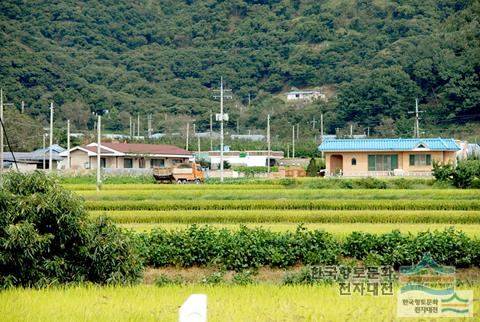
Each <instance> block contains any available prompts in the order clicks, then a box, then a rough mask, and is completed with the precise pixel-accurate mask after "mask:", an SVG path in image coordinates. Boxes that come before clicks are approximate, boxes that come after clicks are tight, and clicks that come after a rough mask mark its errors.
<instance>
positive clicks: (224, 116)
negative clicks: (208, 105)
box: [216, 77, 232, 182]
mask: <svg viewBox="0 0 480 322" xmlns="http://www.w3.org/2000/svg"><path fill="white" fill-rule="evenodd" d="M225 91H231V90H229V89H227V90H225V89H223V77H220V114H217V117H216V119H217V121H220V181H221V182H223V152H224V151H223V150H224V148H223V122H224V121H228V114H224V113H223V99H224V98H232V97H231V96H226V97H225V95H224V92H225Z"/></svg>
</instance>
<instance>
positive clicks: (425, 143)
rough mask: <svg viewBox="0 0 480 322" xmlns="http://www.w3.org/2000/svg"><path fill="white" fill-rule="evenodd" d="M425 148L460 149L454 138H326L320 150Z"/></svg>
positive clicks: (405, 149)
mask: <svg viewBox="0 0 480 322" xmlns="http://www.w3.org/2000/svg"><path fill="white" fill-rule="evenodd" d="M417 148H419V149H422V148H425V149H427V150H432V151H458V150H460V147H459V146H458V145H457V144H456V143H455V141H454V140H453V139H441V138H437V139H339V140H325V141H323V143H322V144H321V145H320V146H319V147H318V150H319V151H411V150H414V149H417Z"/></svg>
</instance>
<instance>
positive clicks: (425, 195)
mask: <svg viewBox="0 0 480 322" xmlns="http://www.w3.org/2000/svg"><path fill="white" fill-rule="evenodd" d="M175 187H179V186H175ZM77 193H78V194H79V195H80V196H82V197H84V198H85V199H87V200H119V199H121V200H168V199H182V200H199V199H210V200H239V199H250V200H262V199H263V200H265V199H283V198H285V199H392V200H395V199H410V200H411V199H436V200H438V199H447V200H471V199H480V191H478V190H453V189H448V190H433V189H428V190H376V191H373V190H367V189H361V190H360V189H359V190H351V191H349V190H345V189H325V190H318V189H252V190H251V189H246V190H245V189H235V190H232V189H218V190H212V189H202V190H192V189H188V190H183V189H181V188H180V187H179V188H178V189H176V190H174V189H168V190H107V191H102V192H100V193H98V192H97V191H78V192H77Z"/></svg>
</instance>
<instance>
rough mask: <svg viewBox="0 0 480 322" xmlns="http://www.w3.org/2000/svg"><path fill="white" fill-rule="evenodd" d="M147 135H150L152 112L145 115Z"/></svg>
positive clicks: (149, 136)
mask: <svg viewBox="0 0 480 322" xmlns="http://www.w3.org/2000/svg"><path fill="white" fill-rule="evenodd" d="M147 135H148V138H151V137H152V114H148V115H147Z"/></svg>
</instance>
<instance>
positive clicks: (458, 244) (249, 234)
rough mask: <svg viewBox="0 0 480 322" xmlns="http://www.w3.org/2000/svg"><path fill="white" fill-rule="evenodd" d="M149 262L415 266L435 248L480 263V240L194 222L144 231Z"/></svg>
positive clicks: (442, 258)
mask: <svg viewBox="0 0 480 322" xmlns="http://www.w3.org/2000/svg"><path fill="white" fill-rule="evenodd" d="M144 238H145V242H146V245H147V248H148V250H149V252H148V259H147V262H148V263H149V264H150V265H152V266H155V267H162V266H168V265H175V266H181V267H190V266H208V265H213V264H215V265H219V266H221V267H223V268H225V269H234V270H237V271H238V270H243V269H247V268H258V267H261V266H272V267H287V266H292V265H296V264H304V265H307V264H313V265H315V264H318V265H322V264H327V265H328V264H338V263H339V260H340V258H341V257H342V256H347V257H353V258H356V259H359V260H365V259H367V258H368V257H372V256H373V257H374V258H375V259H376V260H378V263H379V264H382V265H393V266H396V267H397V266H399V265H411V264H414V263H416V262H418V261H419V260H420V259H421V258H422V256H423V254H425V253H427V252H429V253H430V254H431V255H432V258H433V259H434V260H436V261H437V262H439V263H440V264H444V265H454V266H456V267H468V266H479V265H480V240H479V239H472V238H469V237H468V236H466V235H465V234H464V233H463V232H461V231H456V230H454V229H453V228H449V229H445V230H443V231H433V232H432V231H426V232H421V233H418V234H417V235H412V234H401V233H400V232H399V231H392V232H390V233H387V234H383V235H378V236H377V235H373V234H366V233H360V232H353V233H352V234H350V235H349V236H347V238H346V240H345V241H344V242H343V243H342V242H339V241H337V240H336V239H335V238H334V237H333V235H332V234H330V233H328V232H325V231H323V230H313V231H307V230H305V229H304V228H302V227H301V226H299V227H298V228H297V230H296V231H295V232H282V233H278V232H272V231H269V230H265V229H261V228H255V229H249V228H246V227H241V229H240V230H238V231H229V230H226V229H214V228H211V227H208V226H205V227H197V226H195V225H192V226H191V227H190V228H188V229H186V230H180V231H177V230H176V231H167V230H163V229H157V230H153V231H152V232H151V233H150V235H144Z"/></svg>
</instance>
